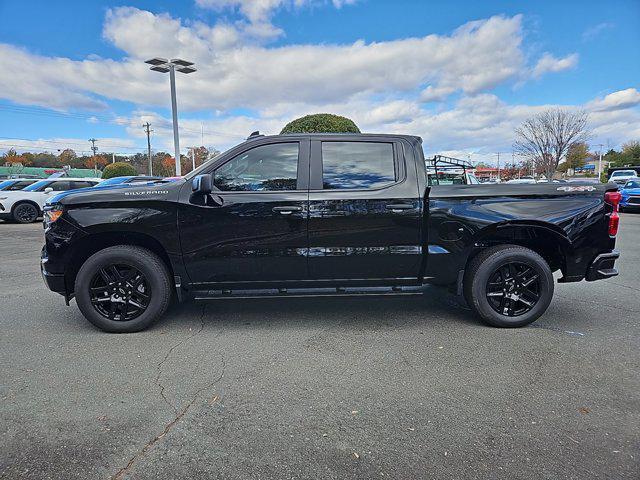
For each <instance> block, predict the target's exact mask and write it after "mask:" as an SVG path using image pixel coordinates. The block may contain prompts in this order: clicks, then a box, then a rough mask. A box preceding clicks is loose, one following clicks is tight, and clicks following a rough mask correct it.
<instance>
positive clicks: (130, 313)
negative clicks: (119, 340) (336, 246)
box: [75, 245, 171, 333]
mask: <svg viewBox="0 0 640 480" xmlns="http://www.w3.org/2000/svg"><path fill="white" fill-rule="evenodd" d="M75 294H76V302H77V303H78V307H79V308H80V311H81V312H82V314H83V315H84V316H85V318H86V319H87V320H89V321H90V322H91V323H92V324H94V325H95V326H96V327H98V328H99V329H101V330H104V331H105V332H113V333H130V332H138V331H140V330H144V329H145V328H147V327H148V326H150V325H151V324H152V323H153V322H155V321H156V320H157V319H158V318H160V316H162V314H163V313H164V312H165V311H166V309H167V307H168V306H169V301H170V299H171V284H170V282H169V272H168V271H167V268H166V266H165V264H164V263H163V262H162V260H161V259H160V258H158V256H157V255H155V254H154V253H152V252H150V251H149V250H147V249H144V248H140V247H134V246H130V245H118V246H115V247H109V248H105V249H104V250H100V251H99V252H97V253H95V254H93V255H92V256H91V257H89V258H88V259H87V261H86V262H84V264H83V265H82V267H81V268H80V271H79V272H78V275H77V277H76V283H75Z"/></svg>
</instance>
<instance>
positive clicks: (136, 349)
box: [0, 214, 640, 480]
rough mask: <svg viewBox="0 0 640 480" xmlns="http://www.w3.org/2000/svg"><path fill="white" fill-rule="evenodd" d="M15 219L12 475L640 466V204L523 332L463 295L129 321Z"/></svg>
mask: <svg viewBox="0 0 640 480" xmlns="http://www.w3.org/2000/svg"><path fill="white" fill-rule="evenodd" d="M42 239H43V236H42V226H41V225H40V224H35V225H15V224H2V223H1V222H0V245H2V255H1V257H0V281H1V286H2V288H1V289H0V329H1V332H2V335H1V336H0V379H1V380H0V435H1V436H0V478H11V479H13V478H34V479H35V478H38V479H39V478H65V479H71V478H81V479H85V478H136V479H151V478H207V479H211V478H220V479H248V478H264V479H280V478H323V479H331V478H336V479H345V478H363V479H364V478H367V479H369V478H398V479H409V478H478V479H481V478H482V479H485V478H508V479H515V478H519V479H520V478H527V479H536V480H537V479H541V478H563V479H581V480H582V479H585V478H589V479H594V478H616V479H623V478H634V479H636V478H638V472H639V471H640V447H639V444H640V442H639V440H640V375H638V372H639V371H640V355H639V354H638V347H639V340H638V339H639V338H640V291H639V290H640V289H639V285H640V215H634V214H623V215H622V222H621V233H620V235H619V241H618V248H619V249H620V250H621V252H622V256H621V258H620V260H619V262H618V266H619V269H620V276H618V277H616V278H614V279H611V280H609V281H600V282H594V283H586V282H582V283H579V284H567V285H557V287H556V296H555V298H554V301H553V302H552V304H551V306H550V308H549V310H548V312H547V313H546V314H545V315H544V316H543V317H542V318H541V319H540V320H538V321H537V322H536V323H534V324H533V325H532V326H530V327H528V328H523V329H514V330H507V329H502V330H501V329H495V328H490V327H486V326H484V325H482V324H480V323H479V322H478V321H477V320H476V319H475V318H474V317H473V316H472V315H471V314H470V313H469V311H468V310H467V309H466V308H464V307H462V306H460V305H459V304H458V303H457V302H456V300H455V298H454V297H452V296H449V295H447V294H445V293H443V291H442V290H438V289H435V288H434V289H429V290H428V292H427V294H426V295H425V296H424V297H423V298H418V297H416V298H378V299H372V298H352V299H350V298H346V299H345V298H338V299H327V298H321V299H279V300H275V299H259V300H251V301H249V300H219V301H215V302H209V303H206V304H202V303H200V304H187V305H182V306H174V307H172V309H171V310H170V311H169V312H168V314H167V315H166V316H165V318H164V320H162V321H161V322H159V323H158V324H156V325H155V326H154V327H153V328H151V329H150V330H148V331H145V332H141V333H137V334H129V335H112V334H106V333H101V332H99V331H97V330H96V329H95V328H93V327H92V326H91V325H90V324H89V323H88V322H86V321H85V320H84V318H83V317H82V315H81V314H80V312H79V311H78V309H77V307H76V305H75V302H72V305H71V307H66V306H65V305H64V302H63V299H62V297H60V296H58V295H56V294H54V293H52V292H50V291H48V290H47V289H46V288H45V286H44V284H43V283H42V280H41V278H40V273H39V264H38V262H39V251H40V248H41V245H42Z"/></svg>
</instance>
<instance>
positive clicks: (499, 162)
mask: <svg viewBox="0 0 640 480" xmlns="http://www.w3.org/2000/svg"><path fill="white" fill-rule="evenodd" d="M497 155H498V183H500V152H498V153H497Z"/></svg>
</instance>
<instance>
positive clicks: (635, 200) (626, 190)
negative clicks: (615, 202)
mask: <svg viewBox="0 0 640 480" xmlns="http://www.w3.org/2000/svg"><path fill="white" fill-rule="evenodd" d="M620 194H621V195H622V198H621V200H620V211H634V210H636V211H637V210H640V179H639V178H636V179H633V180H629V181H628V182H627V183H625V184H624V187H623V188H622V189H621V190H620Z"/></svg>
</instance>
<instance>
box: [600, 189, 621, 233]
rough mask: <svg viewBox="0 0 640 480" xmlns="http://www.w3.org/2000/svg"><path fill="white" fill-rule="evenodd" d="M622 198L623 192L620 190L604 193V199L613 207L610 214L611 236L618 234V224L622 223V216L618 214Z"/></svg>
mask: <svg viewBox="0 0 640 480" xmlns="http://www.w3.org/2000/svg"><path fill="white" fill-rule="evenodd" d="M620 200H622V194H621V193H620V192H606V193H605V194H604V201H605V202H606V203H608V204H609V205H611V206H612V207H613V212H611V213H610V214H609V236H610V237H615V236H616V235H617V234H618V226H619V225H620V216H619V215H618V208H619V205H620Z"/></svg>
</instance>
